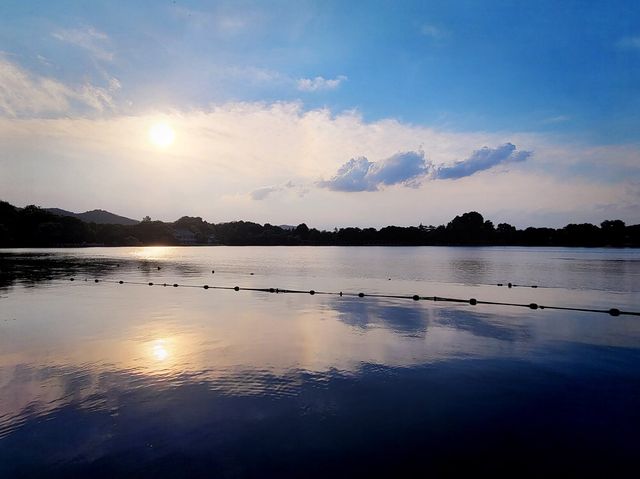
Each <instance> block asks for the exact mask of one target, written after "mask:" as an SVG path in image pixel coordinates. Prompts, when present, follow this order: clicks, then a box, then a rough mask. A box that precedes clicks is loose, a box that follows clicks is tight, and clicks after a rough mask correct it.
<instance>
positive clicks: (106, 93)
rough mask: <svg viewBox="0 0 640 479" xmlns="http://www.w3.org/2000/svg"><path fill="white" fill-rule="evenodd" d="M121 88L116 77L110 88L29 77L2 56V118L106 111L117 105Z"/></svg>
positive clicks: (0, 87) (0, 97)
mask: <svg viewBox="0 0 640 479" xmlns="http://www.w3.org/2000/svg"><path fill="white" fill-rule="evenodd" d="M119 88H120V83H119V82H118V80H116V79H115V78H114V79H111V80H110V82H109V85H108V86H107V87H106V88H103V87H98V86H95V85H92V84H90V83H85V84H83V85H79V86H75V87H72V86H68V85H65V84H64V83H61V82H59V81H57V80H55V79H53V78H49V77H44V76H38V75H33V74H29V73H28V72H27V71H25V70H23V69H22V68H21V67H20V66H18V65H16V64H15V63H12V62H10V61H9V60H7V59H6V58H5V57H3V56H0V115H7V116H24V115H38V114H52V113H68V112H69V111H70V110H72V109H73V108H74V107H75V106H81V107H85V108H86V107H88V108H90V109H92V110H95V111H103V110H104V109H106V108H110V107H112V106H113V98H112V94H113V92H114V91H116V90H117V89H119Z"/></svg>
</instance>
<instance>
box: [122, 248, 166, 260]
mask: <svg viewBox="0 0 640 479" xmlns="http://www.w3.org/2000/svg"><path fill="white" fill-rule="evenodd" d="M174 249H175V248H174V247H173V246H144V247H141V248H137V249H136V250H135V251H134V252H133V253H132V254H133V255H134V256H135V257H136V258H138V259H144V260H154V259H163V258H166V257H167V256H170V253H171V251H173V250H174Z"/></svg>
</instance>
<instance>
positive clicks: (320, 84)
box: [298, 75, 347, 92]
mask: <svg viewBox="0 0 640 479" xmlns="http://www.w3.org/2000/svg"><path fill="white" fill-rule="evenodd" d="M345 81H347V77H346V76H344V75H339V76H337V77H336V78H333V79H327V78H324V77H321V76H317V77H315V78H300V79H299V80H298V90H300V91H309V92H311V91H320V90H335V89H336V88H338V87H339V86H340V84H341V83H342V82H345Z"/></svg>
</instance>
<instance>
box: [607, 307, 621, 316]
mask: <svg viewBox="0 0 640 479" xmlns="http://www.w3.org/2000/svg"><path fill="white" fill-rule="evenodd" d="M609 314H610V315H611V316H620V310H619V309H618V308H611V309H610V310H609Z"/></svg>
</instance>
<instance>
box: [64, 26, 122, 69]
mask: <svg viewBox="0 0 640 479" xmlns="http://www.w3.org/2000/svg"><path fill="white" fill-rule="evenodd" d="M52 36H53V37H54V38H56V39H58V40H60V41H62V42H65V43H69V44H70V45H75V46H77V47H79V48H82V49H84V50H87V51H88V52H89V53H90V54H91V56H92V57H93V58H95V59H96V60H103V61H109V62H110V61H112V60H113V51H112V50H111V48H110V40H109V37H108V36H107V34H106V33H103V32H101V31H99V30H96V29H95V28H93V27H91V26H84V27H81V28H68V29H61V30H57V31H55V32H53V33H52Z"/></svg>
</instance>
